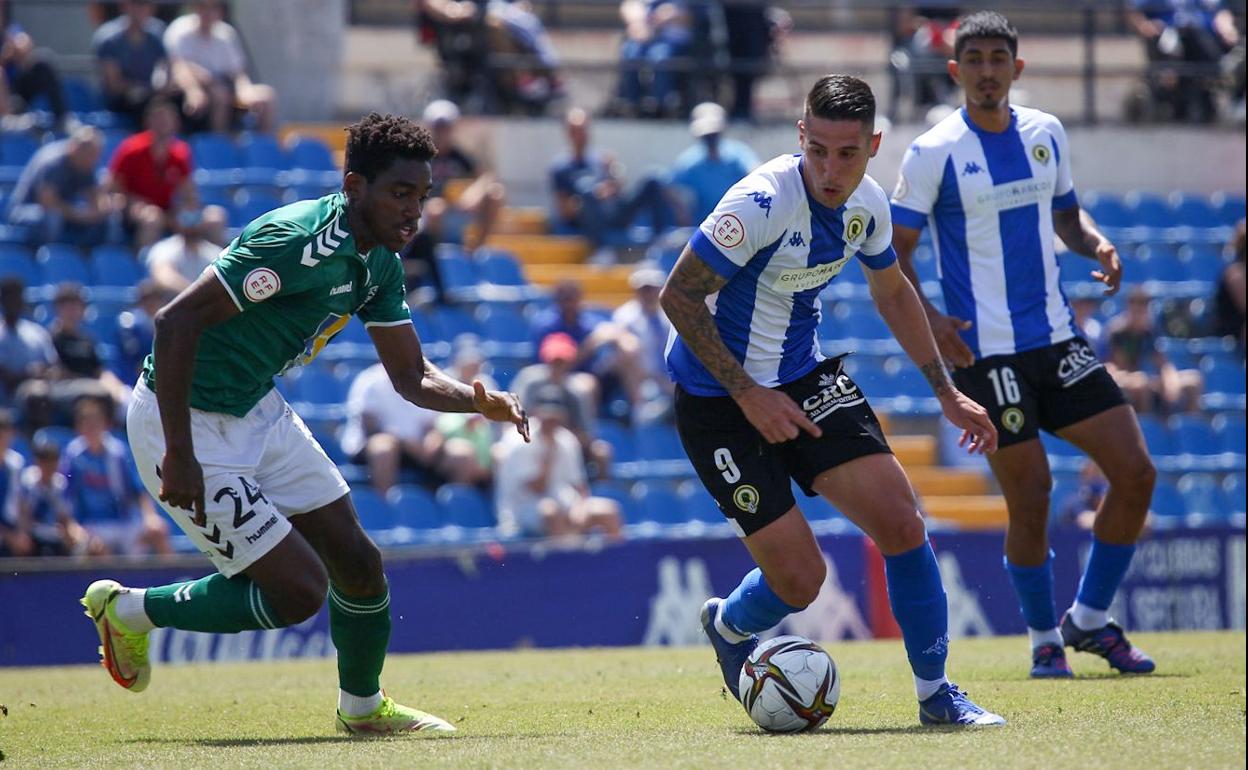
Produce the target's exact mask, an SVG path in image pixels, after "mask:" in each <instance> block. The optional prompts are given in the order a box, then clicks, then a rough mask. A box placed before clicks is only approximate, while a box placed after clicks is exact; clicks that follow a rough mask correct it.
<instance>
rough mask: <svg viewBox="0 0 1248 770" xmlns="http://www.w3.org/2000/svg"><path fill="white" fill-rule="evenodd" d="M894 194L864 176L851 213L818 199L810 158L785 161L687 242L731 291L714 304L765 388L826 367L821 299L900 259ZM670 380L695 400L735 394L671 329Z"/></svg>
mask: <svg viewBox="0 0 1248 770" xmlns="http://www.w3.org/2000/svg"><path fill="white" fill-rule="evenodd" d="M892 240H893V226H892V223H891V221H890V219H889V206H888V195H887V194H886V193H885V192H884V191H883V190H882V189H881V188H880V186H879V185H878V184H876V182H875V180H874V179H872V178H871V177H869V176H868V177H864V178H863V180H862V183H861V184H859V185H858V189H856V190H854V192H853V194H852V195H850V196H849V200H847V201H846V202H845V204H844V205H843V206H841V207H840V208H836V209H830V208H828V207H826V206H823V205H821V204H820V203H818V202H817V201H816V200H814V199H813V198H811V197H810V196H809V195H808V194H807V192H806V185H805V184H804V183H803V181H802V156H801V155H781V156H780V157H778V158H774V159H772V160H770V161H768V162H767V163H764V164H763V165H761V166H759V167H758V168H757V169H755V170H754V171H753V172H752V173H750V175H749V176H747V177H745V178H744V179H742V180H741V181H740V182H737V183H736V184H735V185H733V186H732V188H730V189H729V190H728V192H726V193H724V197H723V198H722V199H721V200H720V202H719V205H718V206H716V207H715V210H714V211H712V212H711V214H710V216H708V217H707V218H706V221H704V222H703V223H702V225H701V227H699V228H698V231H697V232H695V233H694V235H693V238H692V239H691V240H690V241H689V246H690V248H692V249H693V252H694V253H695V254H697V255H698V257H700V258H701V259H702V260H703V261H705V262H706V263H707V264H708V265H710V267H711V269H713V270H714V271H715V272H717V273H719V274H720V275H721V276H723V277H724V278H726V279H728V283H727V284H726V285H725V286H724V287H723V288H722V289H720V290H719V291H718V292H716V293H715V294H712V295H710V296H709V297H707V298H706V304H707V307H708V308H710V311H711V315H712V316H714V318H715V325H716V326H717V327H718V329H719V334H720V336H721V337H722V338H723V340H724V344H725V345H726V346H727V347H728V350H729V351H730V352H731V353H732V354H733V355H734V356H736V358H737V360H738V361H740V362H741V365H742V366H743V367H744V368H745V371H746V373H747V374H749V375H750V377H752V378H753V379H754V380H755V382H757V383H758V384H760V385H763V386H764V387H769V388H770V387H775V386H777V385H783V384H785V383H788V382H792V381H793V380H796V379H798V378H800V377H802V376H803V375H805V374H806V373H807V372H809V371H810V370H811V369H813V368H815V366H816V365H817V364H818V363H819V362H820V361H822V360H823V355H822V354H821V353H820V352H819V341H818V339H817V337H816V329H817V327H818V326H819V318H820V302H819V292H820V291H821V290H822V289H823V287H824V286H827V285H828V283H829V282H830V281H831V280H832V279H833V278H835V277H836V275H837V274H838V273H840V272H841V270H842V269H844V267H845V266H846V265H847V264H849V261H850V260H851V259H853V258H854V257H855V256H858V257H859V258H860V259H861V260H862V262H863V263H864V264H866V266H867V267H869V268H871V269H874V270H882V269H884V268H887V267H888V266H889V265H891V264H893V263H894V262H895V261H896V260H897V255H896V253H895V252H894V251H893V247H892ZM667 368H668V372H669V373H670V374H671V376H672V379H673V380H675V381H676V382H677V384H679V385H680V386H681V387H682V388H684V389H685V390H686V391H688V392H689V393H692V394H693V395H695V396H722V395H725V394H726V393H727V391H726V390H724V387H723V386H722V385H721V384H720V383H719V381H718V380H716V379H715V378H714V377H713V376H712V375H711V373H710V372H708V371H707V370H706V367H704V366H702V362H700V361H698V359H697V357H696V356H695V355H694V354H693V351H692V350H690V349H689V348H688V346H686V345H685V343H684V341H683V340H682V339H681V338H680V336H679V335H678V334H677V333H676V331H675V329H674V328H673V330H672V334H671V336H670V337H669V338H668V344H667Z"/></svg>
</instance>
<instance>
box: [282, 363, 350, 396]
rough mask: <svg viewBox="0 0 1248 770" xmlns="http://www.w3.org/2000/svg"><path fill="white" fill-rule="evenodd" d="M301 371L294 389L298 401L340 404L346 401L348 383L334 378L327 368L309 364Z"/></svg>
mask: <svg viewBox="0 0 1248 770" xmlns="http://www.w3.org/2000/svg"><path fill="white" fill-rule="evenodd" d="M301 369H302V371H301V372H300V374H299V379H298V380H297V382H296V383H295V387H294V390H295V392H296V393H297V394H298V400H299V401H306V402H308V403H310V404H341V403H342V402H343V401H345V400H346V398H347V388H348V383H346V382H345V381H344V380H342V379H339V378H338V377H337V376H335V374H334V373H333V372H332V371H331V370H330V369H329V368H328V367H325V366H318V365H317V364H311V365H308V366H304V367H301Z"/></svg>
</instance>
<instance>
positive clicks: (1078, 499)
mask: <svg viewBox="0 0 1248 770" xmlns="http://www.w3.org/2000/svg"><path fill="white" fill-rule="evenodd" d="M1108 491H1109V480H1108V479H1106V478H1105V473H1104V471H1102V470H1101V466H1099V465H1097V464H1096V463H1094V462H1092V461H1091V460H1087V461H1086V462H1084V464H1083V467H1082V468H1080V469H1079V486H1078V488H1077V489H1076V490H1075V491H1074V492H1073V493H1072V494H1071V495H1070V497H1068V498H1066V499H1065V500H1055V501H1054V503H1056V505H1057V522H1056V523H1057V524H1059V525H1060V524H1065V525H1074V526H1076V527H1078V528H1079V529H1083V530H1088V531H1091V530H1092V525H1093V524H1094V523H1095V521H1096V512H1097V511H1098V510H1100V508H1101V503H1102V502H1103V501H1104V500H1105V493H1106V492H1108Z"/></svg>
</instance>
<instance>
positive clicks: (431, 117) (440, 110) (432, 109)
mask: <svg viewBox="0 0 1248 770" xmlns="http://www.w3.org/2000/svg"><path fill="white" fill-rule="evenodd" d="M421 117H422V119H423V120H424V121H425V122H426V123H428V124H429V125H431V126H432V125H433V124H434V123H454V122H455V121H457V120H459V108H458V107H456V106H455V102H452V101H448V100H446V99H437V100H435V101H432V102H429V106H427V107H425V113H424V115H422V116H421Z"/></svg>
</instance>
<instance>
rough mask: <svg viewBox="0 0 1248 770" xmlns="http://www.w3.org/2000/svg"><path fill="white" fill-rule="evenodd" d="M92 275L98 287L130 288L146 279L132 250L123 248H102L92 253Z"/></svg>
mask: <svg viewBox="0 0 1248 770" xmlns="http://www.w3.org/2000/svg"><path fill="white" fill-rule="evenodd" d="M91 273H92V276H93V281H92V282H93V283H94V285H96V286H115V287H122V288H130V287H134V286H137V285H138V283H139V281H141V280H143V279H144V278H145V277H146V273H145V271H144V270H143V268H142V267H140V266H139V263H138V262H136V261H135V260H134V256H133V255H131V253H130V250H129V249H127V248H125V247H122V246H100V247H97V248H96V249H94V250H93V251H92V252H91Z"/></svg>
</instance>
